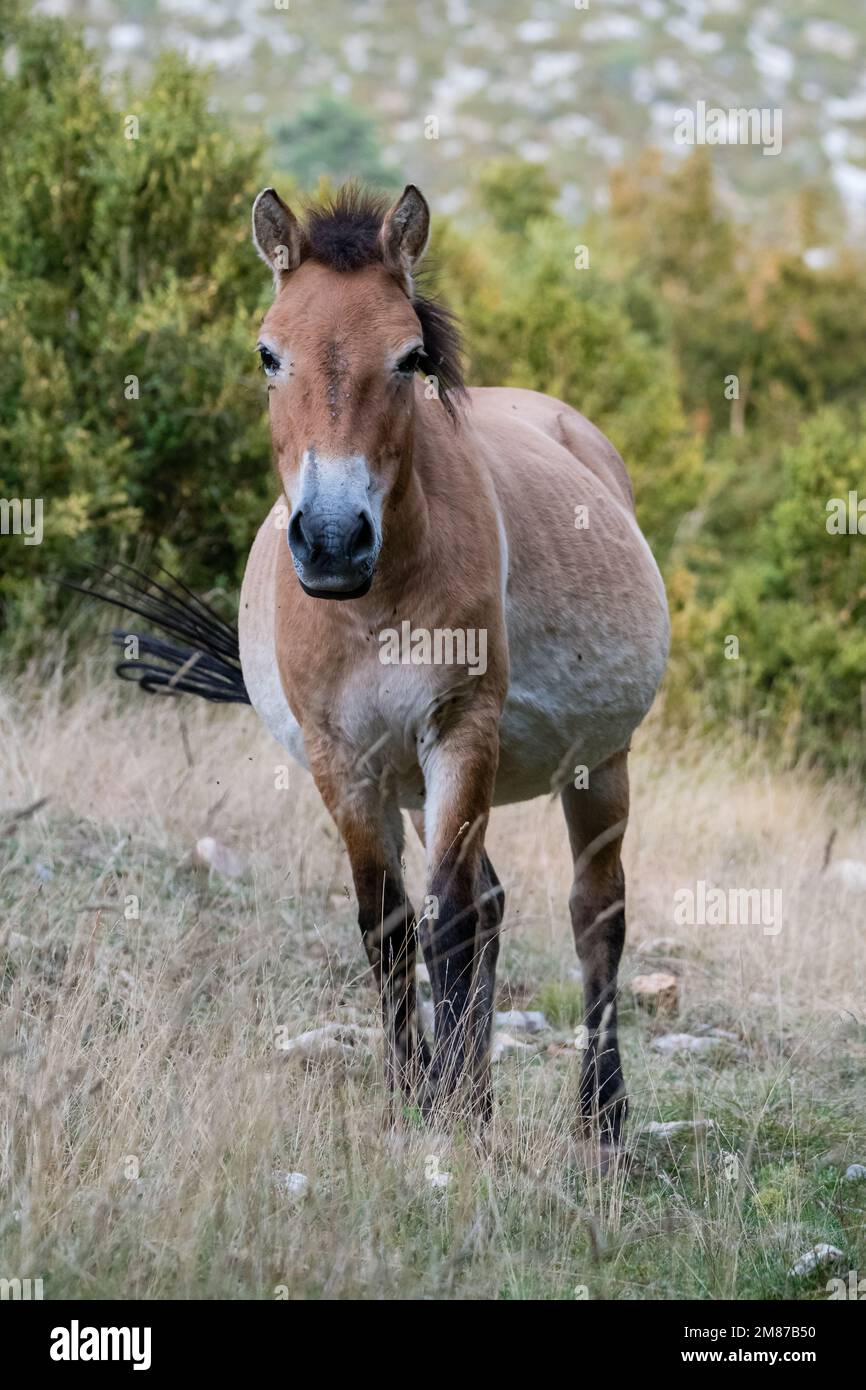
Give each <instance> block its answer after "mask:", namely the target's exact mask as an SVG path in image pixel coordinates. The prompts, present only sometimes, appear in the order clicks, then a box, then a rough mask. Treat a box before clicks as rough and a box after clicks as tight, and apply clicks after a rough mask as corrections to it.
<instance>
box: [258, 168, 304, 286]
mask: <svg viewBox="0 0 866 1390" xmlns="http://www.w3.org/2000/svg"><path fill="white" fill-rule="evenodd" d="M301 240H302V238H301V228H300V224H299V222H298V219H297V218H296V217H295V214H294V213H293V212H292V210H291V208H289V207H287V206H286V204H285V203H284V202H283V200H282V198H281V197H280V195H279V193H278V192H277V190H276V189H275V188H264V189H262V191H261V193H260V194H259V196H258V197H257V198H256V201H255V202H254V203H253V245H254V246H255V248H256V250H257V251H258V253H259V255H260V256H261V258H262V260H263V261H264V262H265V265H269V266H270V268H271V270H272V271H273V272H274V284H275V285H276V286H277V287H278V286H279V283H280V279H281V277H282V276H283V275H287V274H289V272H290V271H292V270H297V268H298V266H299V265H300V263H301Z"/></svg>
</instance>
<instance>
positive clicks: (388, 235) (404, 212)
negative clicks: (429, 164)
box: [379, 183, 430, 291]
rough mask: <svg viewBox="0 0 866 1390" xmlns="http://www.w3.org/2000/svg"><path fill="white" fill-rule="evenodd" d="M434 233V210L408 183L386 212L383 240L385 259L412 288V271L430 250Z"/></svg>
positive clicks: (391, 269) (396, 273) (421, 194)
mask: <svg viewBox="0 0 866 1390" xmlns="http://www.w3.org/2000/svg"><path fill="white" fill-rule="evenodd" d="M429 236H430V209H429V208H428V206H427V200H426V198H425V197H424V195H423V193H421V191H420V189H417V188H416V187H415V185H414V183H408V184H407V185H406V187H405V188H404V189H403V192H402V193H401V195H400V197H399V198H398V199H397V201H396V203H395V204H394V206H393V207H392V208H390V209H389V210H388V212H386V214H385V220H384V221H383V223H382V230H381V232H380V233H379V242H380V245H381V247H382V260H383V261H384V263H385V265H386V266H387V268H388V270H390V271H391V272H392V273H393V274H394V275H398V276H400V278H401V279H403V280H405V281H406V288H407V291H409V290H411V276H412V271H413V270H414V269H415V267H416V265H417V264H418V262H419V261H420V259H421V257H422V256H423V255H424V252H425V251H426V249H427V241H428V238H429Z"/></svg>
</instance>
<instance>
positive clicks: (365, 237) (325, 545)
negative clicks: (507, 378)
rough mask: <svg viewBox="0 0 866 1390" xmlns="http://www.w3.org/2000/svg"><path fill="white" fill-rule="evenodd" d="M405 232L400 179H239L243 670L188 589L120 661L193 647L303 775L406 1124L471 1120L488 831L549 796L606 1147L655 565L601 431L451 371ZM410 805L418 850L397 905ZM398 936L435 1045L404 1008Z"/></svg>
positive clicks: (487, 957) (422, 215)
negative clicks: (409, 1114)
mask: <svg viewBox="0 0 866 1390" xmlns="http://www.w3.org/2000/svg"><path fill="white" fill-rule="evenodd" d="M429 227H430V211H429V208H428V205H427V202H426V200H425V198H424V197H423V195H422V194H421V192H420V191H419V190H418V189H417V188H416V187H415V186H414V185H412V184H410V185H408V186H407V187H406V188H405V190H404V191H403V193H402V195H401V196H400V197H399V198H398V199H397V200H396V202H394V203H393V205H392V206H390V207H389V206H388V204H387V202H385V201H383V200H382V199H381V198H380V197H379V196H377V195H374V194H370V193H367V192H365V191H363V190H362V189H360V188H359V187H357V186H356V185H349V186H347V187H346V188H344V189H342V190H341V191H340V192H338V193H337V194H336V195H335V196H334V197H333V198H332V199H331V201H330V202H328V203H326V204H324V205H318V206H312V207H308V208H306V209H305V210H303V211H302V212H301V214H300V216H296V215H295V214H294V213H293V212H292V210H291V209H290V208H289V207H288V206H287V204H286V203H285V202H284V201H283V200H282V199H281V198H280V196H279V195H278V193H277V192H276V190H275V189H273V188H266V189H264V190H263V191H262V192H261V193H260V194H259V195H258V197H257V198H256V200H255V203H254V205H253V209H252V239H253V243H254V246H255V248H256V250H257V251H258V253H259V255H260V256H261V258H262V260H263V261H264V262H265V264H266V265H267V267H268V269H269V271H270V272H271V274H272V276H273V286H274V294H273V300H272V302H271V304H270V307H269V308H268V310H267V312H266V313H265V316H264V319H263V322H262V324H261V329H260V332H259V336H258V343H257V350H258V353H259V356H260V359H261V366H262V369H263V372H264V375H265V379H266V385H267V397H268V410H269V420H270V436H271V444H272V459H273V466H274V469H275V473H276V480H277V484H278V489H279V492H278V498H277V500H276V501H275V503H274V506H273V508H272V510H271V512H270V513H269V515H268V516H267V517H266V518H265V520H264V521H263V522H262V525H261V527H260V529H259V531H258V534H257V536H256V538H255V540H254V542H253V545H252V549H251V552H250V555H249V559H248V562H247V566H246V571H245V575H244V579H243V585H242V589H241V595H240V606H239V616H238V650H239V662H240V670H241V672H242V680H241V679H239V678H238V676H237V671H236V669H235V666H234V665H233V661H232V654H231V642H230V641H228V645H227V639H226V632H225V630H223V628H222V626H221V627H220V628H219V630H218V631H216V635H215V638H214V642H213V643H212V644H211V645H210V646H208V634H207V632H206V631H204V630H203V628H202V621H204V627H205V628H206V627H207V618H206V617H205V619H204V620H203V619H202V613H203V609H202V607H201V605H199V607H198V609H197V610H196V614H195V618H194V620H193V619H188V620H186V621H187V626H186V627H184V626H183V623H182V624H181V629H180V631H181V635H182V636H183V637H184V639H185V642H186V646H184V647H173V648H170V649H168V651H169V666H171V664H172V662H173V664H174V675H173V676H171V677H167V676H165V675H162V676H161V675H159V674H156V675H155V674H154V667H153V665H151V666H149V667H147V666H145V667H143V668H142V670H139V671H138V672H136V671H135V669H133V670H130V669H126V670H122V671H121V674H125V675H133V677H135V676H136V675H137V676H138V678H141V679H142V683H143V684H145V685H148V682H150V685H149V687H148V688H154V687H155V686H159V685H160V684H163V685H164V684H169V685H172V684H174V683H175V682H177V688H179V689H191V690H196V689H197V690H198V693H203V694H208V693H209V691H208V688H207V686H208V680H207V679H206V677H205V676H204V675H203V676H202V677H201V680H200V681H199V682H198V683H197V681H196V673H195V671H192V673H191V674H190V671H189V667H190V662H191V660H192V658H190V656H189V652H190V650H192V651H193V653H195V652H198V653H199V654H201V653H202V651H203V650H204V652H205V654H206V658H207V661H209V662H210V663H211V668H213V663H214V662H216V665H217V667H219V668H220V670H217V674H216V676H212V677H211V680H210V694H211V696H212V698H220V699H231V698H238V699H240V698H248V699H249V701H250V702H251V704H252V705H253V707H254V709H255V710H256V712H257V713H258V715H259V717H260V718H261V720H262V721H263V723H264V724H265V725H266V726H267V728H268V729H269V730H270V732H271V734H272V735H273V736H274V738H275V739H276V740H277V741H278V742H279V743H280V744H281V745H282V746H283V747H284V748H285V749H287V750H288V752H289V753H290V754H291V755H292V756H293V757H294V758H295V759H296V760H297V761H298V762H299V763H301V764H302V765H303V766H304V767H306V768H308V769H309V771H310V773H311V774H312V777H313V780H314V782H315V785H316V787H317V788H318V791H319V793H320V794H321V797H322V799H323V801H324V804H325V806H326V807H327V810H328V812H329V813H330V816H331V817H332V819H333V821H334V823H335V825H336V827H337V829H338V831H339V834H340V836H341V838H342V841H343V844H344V845H345V848H346V851H347V853H348V858H349V862H350V865H351V872H352V878H353V881H354V887H355V893H356V897H357V904H358V920H359V926H360V932H361V938H362V941H363V945H364V948H365V950H366V954H367V958H368V960H369V963H370V965H371V967H372V970H373V972H374V974H375V978H376V981H377V985H378V989H379V991H380V994H381V1000H382V1017H383V1026H384V1030H385V1038H386V1049H385V1053H386V1079H387V1082H388V1087H389V1091H390V1093H391V1094H393V1095H394V1096H395V1097H397V1098H398V1099H400V1098H401V1097H404V1096H405V1097H406V1099H407V1100H410V1101H413V1102H416V1103H417V1104H419V1105H420V1108H421V1110H422V1112H423V1113H424V1114H425V1115H428V1116H432V1115H440V1114H441V1113H443V1107H446V1108H447V1107H449V1106H456V1107H458V1109H459V1110H460V1113H464V1112H465V1107H466V1106H468V1108H469V1112H470V1113H471V1115H472V1116H473V1117H480V1120H481V1121H482V1122H483V1121H484V1120H485V1119H486V1118H488V1117H489V1115H490V1113H491V1106H492V1091H491V1073H490V1041H491V1026H492V1019H493V1009H494V994H495V981H496V964H497V956H498V951H499V938H500V932H501V927H502V922H503V917H504V910H505V895H504V891H503V888H502V885H501V883H500V880H499V878H498V876H497V874H496V872H495V870H494V868H493V865H492V863H491V861H490V857H489V855H488V853H487V850H486V848H485V836H486V831H487V827H488V821H489V817H490V812H491V809H492V808H493V807H495V806H499V805H504V804H508V803H513V802H521V801H525V800H528V799H530V798H534V797H538V796H541V795H545V794H547V795H550V794H555V795H557V796H558V797H559V798H560V800H561V803H562V808H563V811H564V815H565V822H566V829H567V834H568V841H569V844H570V848H571V856H572V860H573V870H574V873H573V884H572V887H571V892H570V894H569V910H570V916H571V925H572V930H573V934H574V941H575V946H576V950H577V955H578V958H579V961H580V964H581V966H582V975H583V988H584V1022H585V1028H586V1031H585V1039H586V1046H585V1048H584V1052H583V1057H582V1062H581V1071H580V1083H579V1120H580V1123H581V1125H582V1127H584V1128H588V1129H589V1131H590V1132H591V1133H594V1134H595V1135H596V1136H597V1138H598V1140H599V1143H600V1144H601V1145H602V1146H603V1147H604V1148H605V1149H606V1150H607V1151H608V1152H611V1153H615V1152H616V1151H617V1149H618V1148H619V1147H620V1145H621V1139H622V1131H623V1124H624V1119H625V1115H626V1104H627V1102H626V1094H625V1088H624V1081H623V1074H622V1066H621V1061H620V1053H619V1045H618V1039H617V972H618V967H619V962H620V957H621V954H622V950H623V944H624V940H625V880H624V874H623V867H622V844H623V836H624V834H625V830H626V825H627V821H628V808H629V782H628V769H627V762H628V751H629V744H630V740H631V736H632V734H633V732H634V730H635V729H636V728H637V726H638V725H639V724H640V723H641V721H642V720H643V719H644V717H645V716H646V714H647V712H648V711H649V709H650V706H651V704H652V702H653V699H654V697H655V694H656V691H657V689H658V686H659V683H660V681H661V678H662V675H663V672H664V669H665V665H666V659H667V651H668V642H669V631H670V627H669V618H668V609H667V602H666V597H665V589H664V584H663V582H662V579H661V576H660V573H659V570H658V567H657V565H656V562H655V560H654V558H653V555H652V552H651V550H650V547H649V545H648V543H647V541H646V540H645V538H644V536H643V535H642V533H641V531H640V529H639V527H638V524H637V521H636V517H635V505H634V496H633V492H632V488H631V485H630V482H629V478H628V474H627V472H626V469H625V465H624V463H623V461H622V459H621V457H620V455H619V454H618V452H617V450H616V449H615V448H614V446H613V445H612V444H611V443H610V441H609V440H608V439H607V438H606V437H605V436H604V435H603V434H602V432H601V431H600V430H599V429H597V428H596V427H595V426H594V425H593V424H591V423H590V421H589V420H587V419H586V418H584V416H582V415H581V414H579V413H578V411H577V410H575V409H573V408H572V407H571V406H570V405H567V404H565V403H564V402H562V401H559V400H555V399H553V398H551V397H549V396H545V395H542V394H540V393H537V392H534V391H529V390H521V389H516V388H509V387H483V388H482V387H468V386H467V385H466V384H465V382H464V378H463V370H462V360H463V359H462V348H461V339H460V331H459V326H458V324H457V322H456V319H455V318H454V316H453V315H452V314H451V313H450V312H449V311H448V310H447V308H445V306H444V305H443V304H442V303H441V302H440V301H439V300H438V298H437V297H436V296H435V294H434V293H432V292H431V291H430V290H429V288H428V286H427V284H426V279H425V272H424V271H423V270H420V271H419V266H420V263H421V261H422V258H423V256H424V252H425V249H426V247H427V243H428V238H429ZM164 592H165V591H163V593H164ZM127 606H131V605H130V604H129V602H127ZM137 611H142V610H141V609H140V608H139V609H138V610H137ZM188 611H190V610H188ZM163 616H164V615H163ZM190 624H191V626H190ZM175 631H178V629H177V628H175ZM230 635H231V634H230ZM151 650H154V649H153V648H152V649H151ZM159 654H160V653H159V652H157V655H159ZM161 655H162V656H163V658H165V657H166V652H165V651H163V652H162V653H161ZM226 663H228V664H227V665H226ZM126 666H127V668H129V667H130V666H131V667H133V668H134V667H135V666H136V663H135V662H131V663H126ZM226 671H227V672H228V676H226V675H225V672H226ZM221 672H222V674H221ZM232 692H233V693H232ZM404 810H405V811H407V812H408V814H409V817H410V819H411V821H412V823H413V824H414V826H415V829H416V830H417V832H418V834H419V836H420V838H421V840H422V842H423V845H424V849H425V856H426V885H425V899H424V910H423V912H421V913H420V914H416V912H415V911H414V909H413V907H412V905H411V903H410V902H409V900H408V898H407V894H406V889H405V886H404V881H403V871H402V858H403V846H404V823H403V811H404ZM419 943H420V947H421V951H422V952H423V958H424V961H425V963H426V966H427V969H428V972H429V977H430V982H431V986H432V994H433V1004H434V1028H433V1032H434V1036H433V1041H432V1047H431V1046H430V1045H428V1042H427V1040H426V1039H425V1038H424V1036H423V1033H422V1032H421V1031H420V1030H419V1028H418V1025H417V1021H416V992H415V967H416V954H417V950H418V945H419Z"/></svg>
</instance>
